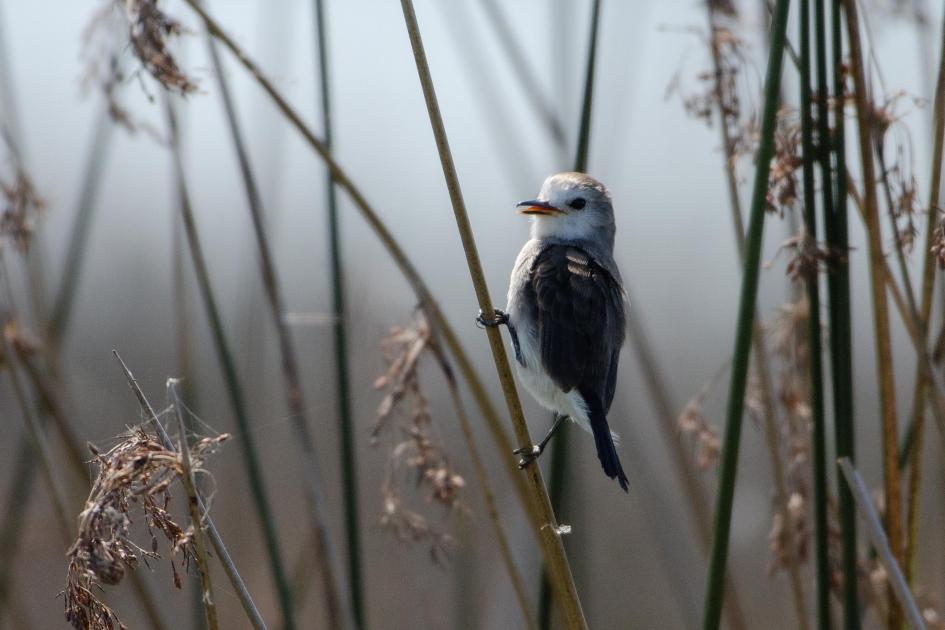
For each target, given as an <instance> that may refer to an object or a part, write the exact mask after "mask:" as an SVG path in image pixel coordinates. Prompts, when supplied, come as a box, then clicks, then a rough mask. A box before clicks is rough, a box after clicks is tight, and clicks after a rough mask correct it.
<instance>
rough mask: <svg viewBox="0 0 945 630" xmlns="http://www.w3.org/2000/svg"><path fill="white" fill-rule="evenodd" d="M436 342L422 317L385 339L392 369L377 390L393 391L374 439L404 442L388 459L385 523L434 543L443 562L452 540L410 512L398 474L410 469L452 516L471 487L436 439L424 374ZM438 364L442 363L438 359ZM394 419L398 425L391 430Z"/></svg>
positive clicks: (434, 553)
mask: <svg viewBox="0 0 945 630" xmlns="http://www.w3.org/2000/svg"><path fill="white" fill-rule="evenodd" d="M433 344H434V339H433V336H432V332H431V330H430V327H429V325H428V323H427V322H426V320H425V319H423V317H422V316H420V315H418V316H417V318H416V319H415V321H414V322H412V323H411V325H410V326H407V327H403V328H393V329H391V331H390V334H388V336H387V337H385V338H384V339H383V340H382V341H381V351H382V352H383V354H384V359H385V360H386V362H387V366H388V367H387V371H386V372H385V373H384V374H383V375H381V376H380V377H378V379H377V380H376V381H375V383H374V386H375V388H377V389H384V390H386V392H387V393H386V395H385V396H384V398H383V400H382V401H381V403H380V405H379V406H378V411H377V421H376V423H375V425H374V429H373V430H372V433H371V436H372V440H373V443H374V444H375V445H377V444H378V443H379V438H380V436H381V435H382V434H384V433H386V434H388V435H392V436H394V439H395V440H398V441H397V442H396V443H395V444H394V445H393V446H392V447H391V450H390V454H389V456H388V462H387V473H386V475H385V479H384V484H383V486H382V493H383V495H384V508H383V511H382V513H381V518H380V521H381V525H382V526H383V527H384V528H385V529H388V530H390V531H392V532H393V533H394V534H395V535H396V536H397V538H398V539H400V540H402V541H409V542H420V541H423V542H425V543H427V544H429V546H430V554H431V557H432V558H433V559H434V560H435V561H436V562H441V561H443V560H444V559H445V558H446V557H447V555H448V554H447V552H448V550H449V547H450V544H451V538H450V537H449V535H448V534H445V533H443V532H441V531H439V530H437V529H436V528H434V527H433V526H431V525H430V523H429V521H428V520H427V518H426V517H424V516H423V515H421V514H420V513H418V512H416V511H414V510H411V509H410V508H408V507H407V506H406V505H405V503H404V500H403V498H402V495H401V491H400V489H399V488H398V487H397V483H396V479H397V478H398V477H399V475H398V472H399V471H406V472H408V473H411V474H412V475H413V476H414V479H415V484H416V486H417V487H419V488H423V489H424V490H425V491H427V492H428V493H429V494H428V495H427V500H428V501H430V502H435V503H437V504H439V505H440V506H442V507H443V508H444V509H445V510H446V511H447V513H452V512H453V511H455V510H461V509H462V503H461V501H460V498H461V497H460V495H461V492H462V489H463V488H464V487H465V485H466V483H465V480H464V479H463V477H462V476H460V475H459V474H458V473H457V472H456V471H455V469H454V468H453V467H452V464H451V462H450V459H449V456H448V455H447V453H446V451H445V449H444V447H443V446H442V444H441V443H440V442H439V440H437V439H436V438H435V433H434V430H433V429H434V426H433V416H432V414H431V412H430V404H429V399H428V398H427V396H426V394H425V393H424V391H423V388H422V385H421V383H420V377H419V373H418V368H419V364H420V359H421V358H422V357H424V356H427V355H430V354H432V355H434V356H436V355H437V353H436V351H435V347H434V345H433ZM437 364H438V365H439V364H440V362H439V360H438V359H437ZM392 421H393V423H394V426H391V423H392Z"/></svg>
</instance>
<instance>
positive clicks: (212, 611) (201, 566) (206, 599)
mask: <svg viewBox="0 0 945 630" xmlns="http://www.w3.org/2000/svg"><path fill="white" fill-rule="evenodd" d="M177 383H178V381H177V380H175V379H169V380H168V382H167V389H168V390H169V392H170V395H171V400H172V401H173V404H174V413H175V415H176V416H177V430H178V451H179V452H180V463H181V469H182V470H181V472H182V474H181V477H180V479H181V483H182V484H183V486H184V490H185V491H186V492H187V508H188V510H189V511H190V522H191V525H192V526H193V528H194V549H195V550H196V552H197V553H196V558H197V573H199V574H200V586H201V588H202V595H203V596H202V598H201V603H202V604H203V611H204V614H205V615H206V620H207V629H208V630H217V629H218V628H219V622H218V621H217V606H216V604H215V603H214V602H213V587H212V585H211V583H210V568H209V565H208V564H207V543H206V542H205V541H204V527H203V519H202V518H201V516H200V504H199V502H198V500H197V482H196V481H195V479H194V471H193V467H192V466H191V461H190V446H189V445H188V444H187V427H186V426H185V424H184V410H183V406H182V405H181V402H180V398H179V397H178V395H177Z"/></svg>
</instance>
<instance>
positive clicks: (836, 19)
mask: <svg viewBox="0 0 945 630" xmlns="http://www.w3.org/2000/svg"><path fill="white" fill-rule="evenodd" d="M816 2H817V4H816V5H815V6H816V8H817V11H816V13H817V21H816V24H815V28H816V30H817V35H816V39H817V68H818V70H817V71H818V86H819V87H818V90H819V92H820V93H821V94H823V95H826V94H827V93H828V92H827V69H826V56H827V43H826V27H825V23H826V14H825V13H826V9H825V8H824V6H823V3H824V0H816ZM840 3H841V0H833V2H832V5H831V6H832V11H831V52H832V56H831V65H832V67H833V95H834V98H833V102H834V112H833V113H834V133H833V136H832V140H833V142H832V145H830V146H829V148H832V150H833V153H834V155H835V170H834V171H833V172H832V176H833V177H832V181H833V184H834V186H835V187H836V191H835V194H834V196H833V197H832V198H831V197H830V193H832V192H834V191H833V190H832V189H828V187H827V182H829V181H831V180H830V178H828V177H827V176H826V175H825V176H824V193H823V194H824V201H825V204H824V207H825V213H824V228H825V230H824V231H825V233H826V237H827V245H828V247H829V250H830V251H832V252H834V254H835V256H836V259H835V262H834V266H833V269H832V270H831V273H830V274H828V276H827V293H828V296H829V305H830V311H829V320H830V330H829V335H828V337H829V339H830V355H831V363H830V365H831V375H832V382H833V404H834V441H835V446H834V448H835V450H836V454H837V457H838V458H839V457H847V458H849V459H850V461H851V462H852V461H855V453H854V451H855V444H856V442H855V440H854V424H853V341H852V334H853V332H852V331H853V324H852V312H851V308H850V259H849V241H848V237H847V232H848V229H849V225H848V221H847V176H846V175H847V167H846V139H845V136H846V134H845V120H844V105H845V100H846V99H845V94H846V92H845V74H844V70H843V67H844V66H843V23H842V16H841V11H840ZM817 101H818V106H819V107H820V109H819V110H818V111H819V112H820V115H819V116H818V119H819V122H820V125H821V127H820V128H821V134H822V135H821V137H822V138H823V139H824V140H823V143H824V146H823V147H822V153H821V169H822V171H823V172H824V173H827V172H829V170H830V152H829V151H828V150H827V149H828V146H827V145H826V143H827V141H828V138H830V136H829V135H827V134H828V133H829V131H828V129H827V117H826V108H827V105H826V103H827V98H825V97H821V98H818V99H817ZM831 210H832V211H831ZM837 496H838V501H839V512H840V535H841V541H842V544H841V546H842V559H841V564H842V567H843V624H844V628H845V629H846V630H858V629H859V627H860V609H859V593H858V588H859V573H858V566H857V549H856V511H855V509H856V508H855V506H854V503H853V495H852V494H851V493H850V488H849V487H848V486H847V485H846V484H845V483H843V481H842V480H840V479H838V480H837Z"/></svg>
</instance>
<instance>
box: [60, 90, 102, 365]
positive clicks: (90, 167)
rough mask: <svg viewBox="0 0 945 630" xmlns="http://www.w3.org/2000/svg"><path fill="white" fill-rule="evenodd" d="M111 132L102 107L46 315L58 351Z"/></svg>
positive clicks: (85, 248) (82, 261)
mask: <svg viewBox="0 0 945 630" xmlns="http://www.w3.org/2000/svg"><path fill="white" fill-rule="evenodd" d="M112 136H113V128H112V121H111V114H110V113H109V108H108V104H107V103H103V104H102V110H101V111H100V112H99V113H98V117H97V119H96V121H95V128H94V130H93V131H92V144H91V146H90V147H89V154H88V156H87V157H86V159H85V163H84V164H85V173H84V175H83V177H82V187H81V189H80V192H79V201H78V205H77V206H76V211H75V218H74V219H73V221H72V229H71V230H69V235H70V236H69V244H68V245H67V246H66V258H65V262H64V263H63V266H62V272H61V273H60V274H59V277H60V278H61V279H60V281H59V293H58V294H57V295H56V298H55V300H54V301H53V305H52V309H51V311H50V315H49V326H48V334H49V343H50V345H52V346H53V347H56V348H58V347H59V345H60V344H61V342H62V338H63V336H64V335H65V332H66V327H67V326H68V323H69V322H70V321H71V319H72V308H73V306H74V305H75V297H76V295H77V294H78V288H79V284H80V280H81V278H82V270H83V269H84V267H85V258H86V254H87V253H88V252H89V247H88V241H89V234H90V232H91V228H92V220H93V218H94V217H95V211H96V210H97V209H98V203H96V202H97V198H98V190H99V186H100V185H101V183H102V175H103V174H104V172H105V165H106V163H107V161H108V152H109V150H110V148H111V141H112Z"/></svg>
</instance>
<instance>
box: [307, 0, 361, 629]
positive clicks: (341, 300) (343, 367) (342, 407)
mask: <svg viewBox="0 0 945 630" xmlns="http://www.w3.org/2000/svg"><path fill="white" fill-rule="evenodd" d="M314 8H315V37H316V39H317V42H318V75H319V82H320V83H319V86H320V92H321V115H322V140H323V141H324V143H325V147H326V148H327V149H328V150H329V151H331V150H332V149H333V142H332V111H331V77H330V76H329V64H328V29H327V28H326V24H325V0H315V7H314ZM325 186H326V191H327V192H326V195H327V198H326V203H327V206H328V241H329V248H330V256H331V294H332V314H333V315H334V322H333V323H332V332H333V333H334V342H335V385H336V387H337V390H338V393H337V396H336V397H337V400H338V435H339V436H340V439H341V466H342V469H341V473H342V484H343V487H344V502H345V535H346V538H347V542H348V545H347V556H348V588H349V591H350V598H351V611H352V613H353V614H354V621H355V623H356V625H357V626H358V627H361V628H363V627H365V621H366V619H365V612H364V581H363V578H362V577H361V567H362V562H361V528H360V518H359V516H358V475H357V470H358V466H357V449H356V448H355V440H354V419H353V414H352V411H351V378H350V369H349V367H348V339H347V330H346V320H347V313H346V309H345V282H344V266H343V264H342V259H341V236H340V225H339V223H340V222H339V219H338V201H337V194H336V193H337V189H336V188H335V182H334V178H332V176H331V173H330V172H327V173H326V175H325Z"/></svg>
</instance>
